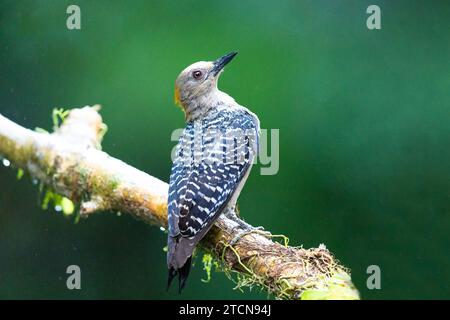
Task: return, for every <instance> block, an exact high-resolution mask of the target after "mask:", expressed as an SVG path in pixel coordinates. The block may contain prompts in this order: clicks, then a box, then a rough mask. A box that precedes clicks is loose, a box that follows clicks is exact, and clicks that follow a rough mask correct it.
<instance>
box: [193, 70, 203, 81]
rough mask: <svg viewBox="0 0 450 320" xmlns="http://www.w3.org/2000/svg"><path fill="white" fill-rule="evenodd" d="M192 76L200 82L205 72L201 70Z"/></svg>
mask: <svg viewBox="0 0 450 320" xmlns="http://www.w3.org/2000/svg"><path fill="white" fill-rule="evenodd" d="M192 76H193V77H194V79H196V80H199V79H201V78H202V76H203V72H201V71H200V70H196V71H194V72H192Z"/></svg>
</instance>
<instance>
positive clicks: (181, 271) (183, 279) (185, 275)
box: [167, 257, 191, 293]
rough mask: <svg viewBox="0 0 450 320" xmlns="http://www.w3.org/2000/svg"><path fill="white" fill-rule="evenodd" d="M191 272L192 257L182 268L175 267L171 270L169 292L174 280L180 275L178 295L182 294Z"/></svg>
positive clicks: (168, 282)
mask: <svg viewBox="0 0 450 320" xmlns="http://www.w3.org/2000/svg"><path fill="white" fill-rule="evenodd" d="M190 271H191V257H189V258H188V259H187V260H186V263H185V264H184V265H183V266H182V267H181V268H180V269H175V268H173V267H171V268H169V276H168V278H167V290H169V288H170V284H171V283H172V280H173V279H174V278H175V277H176V276H177V275H178V293H181V290H183V288H184V286H185V285H186V280H187V278H188V276H189V272H190Z"/></svg>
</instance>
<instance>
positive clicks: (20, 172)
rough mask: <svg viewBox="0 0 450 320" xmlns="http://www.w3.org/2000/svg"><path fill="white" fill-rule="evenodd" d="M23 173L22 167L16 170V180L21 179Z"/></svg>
mask: <svg viewBox="0 0 450 320" xmlns="http://www.w3.org/2000/svg"><path fill="white" fill-rule="evenodd" d="M23 174H24V172H23V170H22V169H19V170H17V180H20V179H22V177H23Z"/></svg>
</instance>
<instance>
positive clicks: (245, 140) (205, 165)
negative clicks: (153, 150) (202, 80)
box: [169, 116, 258, 242]
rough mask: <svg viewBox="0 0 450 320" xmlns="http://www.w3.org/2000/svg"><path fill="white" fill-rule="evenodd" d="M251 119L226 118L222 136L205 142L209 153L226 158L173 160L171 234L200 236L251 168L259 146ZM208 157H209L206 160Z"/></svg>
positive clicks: (190, 236)
mask: <svg viewBox="0 0 450 320" xmlns="http://www.w3.org/2000/svg"><path fill="white" fill-rule="evenodd" d="M249 119H250V118H248V116H247V117H244V116H242V117H240V118H234V119H233V121H232V122H230V123H226V121H225V122H223V123H222V126H225V127H226V128H227V132H226V134H225V133H224V132H223V131H221V133H220V135H219V138H218V137H217V136H216V135H215V136H214V137H215V138H214V139H213V141H212V142H211V141H209V142H207V143H205V144H204V145H207V148H208V150H209V153H210V155H211V154H213V156H215V157H216V158H220V157H222V158H221V159H223V161H222V160H221V161H212V160H211V157H202V158H201V159H202V160H201V161H200V162H199V163H194V164H193V165H182V164H180V163H178V164H174V166H173V170H172V176H171V179H170V180H171V183H170V186H169V228H170V230H169V233H170V234H171V235H172V236H177V235H180V236H181V237H183V238H189V239H194V238H195V240H200V239H201V238H202V236H203V235H204V233H205V232H206V231H207V230H209V228H210V226H211V225H212V223H213V222H214V220H215V218H217V216H218V213H220V212H221V211H222V210H223V209H224V207H225V206H226V205H227V204H228V201H229V200H230V199H231V197H232V196H233V194H234V191H236V189H237V187H238V186H239V183H240V181H241V180H242V178H243V177H244V176H245V174H246V173H247V170H249V169H250V166H251V164H252V161H253V158H254V155H255V153H256V150H257V146H255V144H256V141H257V135H258V132H257V128H256V126H255V124H254V123H253V122H252V121H251V119H250V121H249ZM243 124H244V125H243ZM242 128H244V129H250V131H249V130H245V131H243V130H242ZM233 130H235V131H233ZM242 132H245V134H244V135H242ZM184 139H186V137H184ZM187 140H189V139H187ZM180 142H182V141H181V140H180ZM184 142H185V141H184ZM218 155H220V157H218ZM207 159H210V161H205V160H207ZM216 160H217V159H216ZM193 242H197V241H193Z"/></svg>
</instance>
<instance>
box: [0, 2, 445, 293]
mask: <svg viewBox="0 0 450 320" xmlns="http://www.w3.org/2000/svg"><path fill="white" fill-rule="evenodd" d="M73 3H74V2H73V1H34V0H33V1H12V0H11V1H5V0H2V1H0V112H1V113H2V114H3V115H5V116H6V117H8V118H10V119H12V120H14V121H16V122H18V123H20V124H21V125H24V126H26V127H29V128H35V127H43V128H46V129H50V128H51V126H52V124H51V119H50V115H51V111H52V109H53V108H55V107H64V108H70V107H79V106H84V105H87V104H95V103H99V104H101V105H102V106H103V109H102V115H103V118H104V121H105V122H106V123H107V124H108V126H109V131H108V133H107V135H106V137H105V140H104V143H103V147H104V150H105V151H107V152H108V153H110V154H111V155H113V156H115V157H117V158H120V159H122V160H123V161H125V162H127V163H129V164H131V165H133V166H135V167H137V168H139V169H141V170H143V171H146V172H148V173H150V174H152V175H154V176H156V177H158V178H160V179H163V180H167V179H168V177H169V172H170V165H171V162H170V152H171V149H172V147H173V146H174V142H171V141H170V134H171V132H172V130H173V129H175V128H179V127H182V126H183V124H184V123H183V114H182V112H181V111H180V110H179V109H178V108H176V107H175V106H174V105H173V84H174V80H175V78H176V76H177V75H178V73H179V72H180V71H181V70H182V69H183V68H185V67H186V66H187V65H189V64H191V63H192V62H194V61H198V60H212V59H215V58H217V57H219V56H220V55H222V54H225V53H228V52H229V51H232V50H238V51H239V55H238V56H237V57H236V59H235V60H234V61H233V62H232V63H231V64H230V65H229V67H228V68H227V71H226V73H225V74H224V75H223V76H222V79H221V81H220V87H221V89H222V90H224V91H226V92H228V93H230V94H231V95H232V96H233V97H234V98H235V99H236V100H237V101H238V102H240V103H241V104H243V105H245V106H248V107H249V108H250V109H251V110H252V111H254V112H255V113H256V114H258V116H259V118H260V119H261V125H262V127H263V128H279V129H280V170H279V172H278V174H277V175H273V176H262V175H260V174H259V168H257V170H254V171H253V172H252V175H251V176H250V178H249V180H248V183H247V185H246V187H245V188H244V191H243V192H242V195H241V197H240V202H239V203H240V208H241V212H242V214H243V215H244V217H245V218H246V220H247V221H249V222H251V223H252V224H254V225H263V226H265V227H266V228H267V229H268V230H271V231H272V232H273V233H283V234H286V235H287V236H289V237H290V240H291V244H292V245H303V246H304V247H312V246H318V245H319V244H320V243H325V244H326V245H327V247H328V248H329V249H330V250H331V251H332V252H334V253H335V255H336V256H337V258H339V259H340V260H341V261H342V263H343V264H344V265H346V266H348V267H350V268H351V269H352V276H353V279H354V282H355V284H356V285H357V287H358V288H359V290H360V292H361V294H362V297H363V298H365V299H401V298H406V299H414V298H427V299H431V298H450V286H449V283H450V276H449V270H450V257H449V252H450V251H449V245H450V237H449V225H450V218H449V213H450V212H449V211H450V201H449V199H450V95H449V92H450V90H449V88H450V59H449V57H450V35H449V31H450V3H449V2H448V1H440V2H439V1H360V0H359V1H356V0H355V1H256V0H252V1H240V0H236V1H234V0H233V1H137V0H133V1H121V2H119V1H81V0H80V1H76V2H75V3H76V4H78V5H79V6H80V7H81V15H82V28H81V30H79V31H69V30H67V28H66V17H67V14H66V8H67V6H68V5H69V4H73ZM370 4H378V5H379V6H380V7H381V10H382V29H381V30H378V31H377V30H374V31H370V30H368V29H367V28H366V19H367V17H368V15H367V14H366V8H367V6H368V5H370ZM0 182H1V184H0V298H33V299H34V298H139V299H172V298H175V299H180V298H193V299H210V298H217V299H228V298H235V299H248V298H252V299H254V298H263V299H264V298H266V294H265V293H264V292H260V291H259V290H252V291H251V292H248V291H246V292H245V293H241V292H239V291H236V290H233V284H232V283H231V282H230V281H229V280H228V279H226V277H225V276H224V275H223V274H221V273H214V274H213V275H212V280H211V282H210V283H203V282H201V280H200V279H201V278H205V273H204V271H203V270H202V264H201V261H200V259H198V258H197V261H196V265H195V267H194V269H193V272H192V275H191V277H190V279H189V283H188V285H187V288H186V290H185V291H184V292H183V295H181V296H179V295H178V294H177V293H176V292H175V290H172V291H170V292H169V293H166V291H165V285H166V266H165V253H164V252H163V250H162V248H163V247H164V246H165V241H166V236H165V235H164V234H163V233H162V232H161V231H159V230H158V228H154V227H153V228H152V227H148V226H146V225H144V224H143V223H141V222H139V221H135V220H134V219H132V218H131V217H129V216H127V215H122V216H121V217H117V216H116V215H115V214H111V213H109V214H107V213H105V214H100V215H96V216H93V217H91V218H89V219H87V220H83V221H81V222H80V223H78V224H74V223H73V220H71V219H67V218H65V217H63V216H62V215H61V214H59V213H57V212H55V211H54V210H47V211H44V210H42V209H40V207H39V205H38V190H37V187H36V186H35V185H32V183H31V182H30V180H29V179H28V178H26V179H25V178H24V179H22V180H20V181H18V180H17V179H16V171H14V170H12V169H11V168H5V167H3V166H2V167H1V168H0ZM70 264H77V265H79V266H80V267H81V270H82V290H79V291H76V290H74V291H69V290H67V289H66V286H65V281H66V277H67V275H66V274H65V270H66V267H67V266H68V265H70ZM372 264H376V265H379V266H380V268H381V272H382V280H381V281H382V282H381V286H382V289H381V290H368V289H367V288H366V279H367V274H366V268H367V267H368V266H369V265H372Z"/></svg>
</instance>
